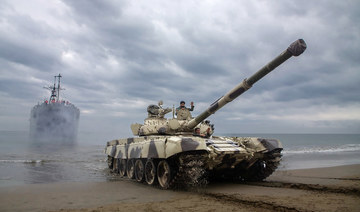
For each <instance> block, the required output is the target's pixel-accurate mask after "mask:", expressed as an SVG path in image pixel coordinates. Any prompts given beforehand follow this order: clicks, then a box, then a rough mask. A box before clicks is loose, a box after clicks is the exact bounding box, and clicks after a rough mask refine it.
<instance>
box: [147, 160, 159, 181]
mask: <svg viewBox="0 0 360 212" xmlns="http://www.w3.org/2000/svg"><path fill="white" fill-rule="evenodd" d="M145 181H146V183H147V184H149V185H154V184H155V183H156V166H155V163H154V161H153V160H148V161H146V164H145Z"/></svg>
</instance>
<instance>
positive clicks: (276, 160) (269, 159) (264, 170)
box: [241, 149, 282, 182]
mask: <svg viewBox="0 0 360 212" xmlns="http://www.w3.org/2000/svg"><path fill="white" fill-rule="evenodd" d="M281 157H282V154H281V149H276V150H274V151H272V152H269V153H267V154H266V157H265V158H264V159H263V160H259V161H257V162H256V163H255V164H254V165H253V166H251V167H250V168H249V169H248V170H246V171H245V173H243V174H241V178H242V179H243V180H245V181H252V182H254V181H263V180H264V179H266V178H267V177H269V176H270V175H271V174H272V173H273V172H274V171H275V170H276V169H277V167H278V166H279V164H280V161H281Z"/></svg>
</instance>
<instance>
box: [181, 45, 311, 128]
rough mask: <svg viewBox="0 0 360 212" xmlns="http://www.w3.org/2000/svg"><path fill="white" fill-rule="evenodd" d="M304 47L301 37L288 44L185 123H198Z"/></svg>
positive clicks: (190, 126) (190, 124) (301, 51)
mask: <svg viewBox="0 0 360 212" xmlns="http://www.w3.org/2000/svg"><path fill="white" fill-rule="evenodd" d="M305 49H306V43H305V41H304V40H303V39H299V40H296V41H295V42H293V43H292V44H290V46H289V47H288V48H287V49H286V50H285V51H283V52H282V53H281V54H280V55H279V56H277V57H276V58H275V59H273V60H272V61H271V62H269V63H268V64H267V65H265V66H264V67H262V68H261V69H260V70H259V71H257V72H256V73H255V74H253V75H252V76H251V77H249V78H248V79H244V81H242V82H241V83H239V84H238V85H237V86H235V87H234V88H233V89H231V90H230V91H229V92H227V93H226V94H225V95H224V96H222V97H221V98H219V99H218V100H216V101H215V102H214V103H212V104H211V105H210V107H209V108H208V109H206V110H205V111H204V112H202V113H201V114H200V115H198V116H197V117H195V118H194V119H192V120H191V121H190V122H189V123H188V124H187V127H188V128H190V129H192V128H194V127H195V126H196V125H198V124H199V123H200V122H202V121H203V120H205V119H206V118H207V117H209V116H210V115H212V114H214V113H215V112H216V111H217V110H219V109H220V108H222V107H223V106H225V105H226V104H227V103H229V102H231V101H232V100H234V99H236V98H237V97H238V96H240V95H241V94H242V93H244V92H245V91H246V90H248V89H249V88H251V87H252V85H253V84H255V83H256V82H257V81H259V80H260V79H261V78H263V77H264V76H265V75H267V74H268V73H270V72H271V71H272V70H274V69H275V68H276V67H278V66H279V65H281V64H282V63H284V62H285V61H286V60H288V59H289V58H290V57H292V56H299V55H301V54H302V53H303V52H304V51H305Z"/></svg>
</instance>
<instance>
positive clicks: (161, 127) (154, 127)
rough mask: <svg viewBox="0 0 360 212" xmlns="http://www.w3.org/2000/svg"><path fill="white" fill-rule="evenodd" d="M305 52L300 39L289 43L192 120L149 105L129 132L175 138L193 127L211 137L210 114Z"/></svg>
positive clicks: (184, 115)
mask: <svg viewBox="0 0 360 212" xmlns="http://www.w3.org/2000/svg"><path fill="white" fill-rule="evenodd" d="M305 49H306V43H305V41H304V40H303V39H299V40H297V41H295V42H293V43H292V44H291V45H290V46H289V47H288V48H287V49H286V50H285V51H283V52H282V53H281V54H280V55H279V56H277V57H276V58H275V59H273V60H272V61H270V62H269V63H268V64H267V65H265V66H264V67H262V68H261V69H260V70H258V71H257V72H256V73H255V74H253V75H252V76H250V77H249V78H247V79H244V80H243V81H242V82H241V83H239V84H238V85H237V86H235V87H234V88H233V89H231V90H230V91H229V92H227V93H226V94H225V95H224V96H222V97H220V98H219V99H218V100H216V101H215V102H214V103H212V104H211V105H210V106H209V107H208V108H207V109H206V110H205V111H203V112H202V113H201V114H200V115H198V116H196V117H195V118H193V117H192V116H191V113H190V112H189V111H188V110H187V109H185V110H182V111H181V114H178V117H177V118H175V117H174V115H173V118H172V119H166V118H164V115H165V114H166V113H169V112H171V111H173V114H174V108H173V109H171V108H166V109H163V108H162V101H160V102H159V104H158V105H150V106H149V107H148V108H147V111H148V118H146V119H145V121H144V124H143V125H141V124H132V125H131V129H132V132H133V134H134V135H139V136H146V135H157V134H158V135H178V134H190V133H193V132H194V129H195V128H197V127H198V128H200V130H201V133H204V134H205V133H206V134H208V135H211V134H212V133H213V130H214V127H213V125H210V122H209V121H205V119H206V118H208V117H209V116H210V115H212V114H214V113H215V112H216V111H218V110H219V109H220V108H222V107H223V106H225V105H226V104H228V103H229V102H231V101H233V100H234V99H236V98H237V97H238V96H240V95H241V94H242V93H244V92H245V91H247V90H248V89H250V88H251V87H252V86H253V85H254V84H255V83H256V82H257V81H259V80H260V79H261V78H263V77H264V76H265V75H267V74H268V73H270V72H271V71H273V70H274V69H275V68H276V67H278V66H279V65H281V64H282V63H284V62H285V61H286V60H288V59H289V58H290V57H292V56H299V55H300V54H302V53H303V52H304V51H305Z"/></svg>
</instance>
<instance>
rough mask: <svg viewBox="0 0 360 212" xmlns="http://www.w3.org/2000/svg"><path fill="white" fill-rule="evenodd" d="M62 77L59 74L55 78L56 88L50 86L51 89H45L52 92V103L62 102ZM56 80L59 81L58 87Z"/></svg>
mask: <svg viewBox="0 0 360 212" xmlns="http://www.w3.org/2000/svg"><path fill="white" fill-rule="evenodd" d="M61 77H62V76H61V75H60V74H59V75H58V76H54V86H49V87H44V88H47V89H49V90H51V96H50V100H49V101H50V102H59V100H60V90H62V88H61V86H60V78H61ZM56 78H58V80H57V86H56Z"/></svg>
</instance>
